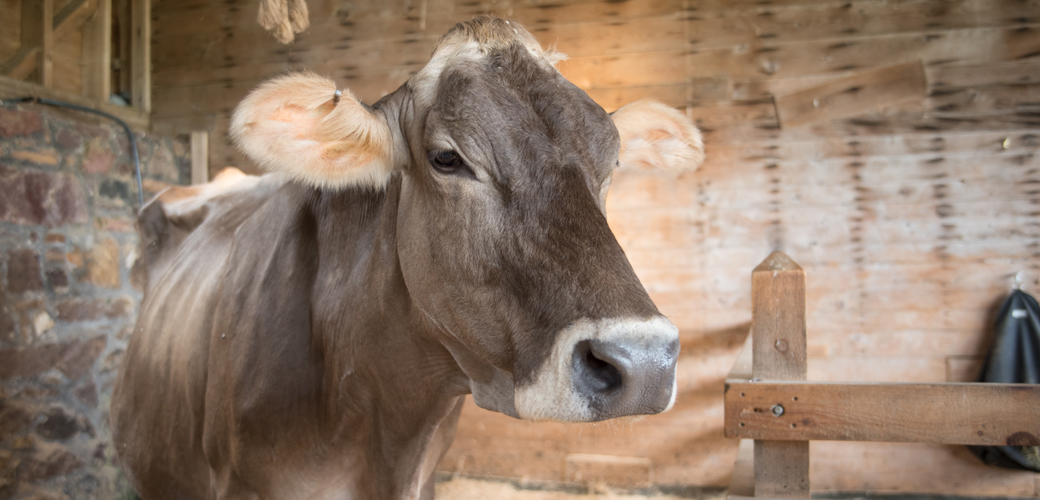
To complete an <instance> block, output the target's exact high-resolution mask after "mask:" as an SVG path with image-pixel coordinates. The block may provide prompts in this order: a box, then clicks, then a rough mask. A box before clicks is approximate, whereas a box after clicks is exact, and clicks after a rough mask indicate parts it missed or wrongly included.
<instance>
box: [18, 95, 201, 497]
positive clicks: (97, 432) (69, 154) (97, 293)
mask: <svg viewBox="0 0 1040 500" xmlns="http://www.w3.org/2000/svg"><path fill="white" fill-rule="evenodd" d="M136 138H137V141H138V145H139V148H140V156H141V167H142V175H144V176H145V178H146V179H149V180H150V181H152V182H150V183H149V184H150V185H152V186H162V185H165V184H185V183H187V182H188V180H189V179H190V148H189V146H188V143H187V141H186V140H182V139H180V138H176V139H174V138H167V137H160V136H155V135H151V134H142V133H138V134H137V135H136ZM127 143H128V141H127V138H126V135H125V133H124V132H123V130H122V129H121V128H120V127H119V126H118V125H115V124H113V123H109V122H107V121H105V120H103V119H100V118H97V117H93V116H90V115H85V114H80V113H71V112H65V111H58V110H55V109H52V108H46V107H43V106H35V105H19V106H11V105H8V106H3V107H0V193H3V195H2V196H0V256H2V258H0V497H2V498H13V497H19V496H23V495H24V496H33V495H40V496H41V497H46V498H65V496H66V495H67V496H68V497H71V498H120V497H123V495H127V494H129V495H132V493H128V486H127V484H126V480H125V479H124V478H123V477H122V474H121V472H120V471H119V468H118V466H117V465H116V464H114V463H113V460H114V452H113V449H112V444H111V437H110V435H109V430H108V402H109V397H110V396H111V393H112V383H113V380H114V375H115V373H116V370H117V369H118V366H119V362H120V359H121V356H122V354H123V351H124V349H125V348H126V342H127V340H128V339H129V336H130V333H131V331H132V329H133V324H134V320H135V319H136V314H137V309H138V304H139V302H140V300H141V291H140V288H138V287H135V284H134V283H133V282H132V280H131V276H130V272H129V270H130V266H131V265H132V263H133V262H134V260H135V259H136V257H137V242H138V239H137V232H136V228H135V215H134V214H135V212H136V209H137V208H138V207H137V206H136V205H137V201H136V199H137V193H136V185H135V182H134V179H133V166H132V165H133V163H132V161H131V159H130V156H129V149H128V144H127ZM149 194H150V193H146V198H148V197H149ZM127 498H132V496H131V497H127Z"/></svg>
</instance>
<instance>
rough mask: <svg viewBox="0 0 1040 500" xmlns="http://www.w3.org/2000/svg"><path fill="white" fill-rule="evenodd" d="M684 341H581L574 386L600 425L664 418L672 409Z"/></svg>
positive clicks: (574, 361)
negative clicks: (652, 416) (624, 419)
mask: <svg viewBox="0 0 1040 500" xmlns="http://www.w3.org/2000/svg"><path fill="white" fill-rule="evenodd" d="M678 357H679V339H677V338H671V339H663V338H660V337H652V338H649V339H644V338H635V339H614V340H611V341H603V340H598V339H591V340H583V341H581V342H578V343H577V345H576V346H575V349H574V354H573V357H572V367H573V369H574V372H573V375H574V378H573V381H574V385H575V388H576V389H577V391H578V393H579V394H581V395H582V397H584V398H585V399H586V400H587V401H588V402H589V406H591V407H592V409H593V412H594V413H595V414H596V417H597V418H596V420H603V419H608V418H615V417H622V416H626V415H646V414H653V413H660V412H662V411H664V410H666V409H668V407H669V406H670V405H671V403H672V400H673V399H672V398H673V392H674V382H675V363H676V360H677V359H678Z"/></svg>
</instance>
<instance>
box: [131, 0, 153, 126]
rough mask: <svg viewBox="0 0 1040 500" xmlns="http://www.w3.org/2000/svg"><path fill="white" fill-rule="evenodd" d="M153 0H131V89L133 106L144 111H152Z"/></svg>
mask: <svg viewBox="0 0 1040 500" xmlns="http://www.w3.org/2000/svg"><path fill="white" fill-rule="evenodd" d="M151 5H152V2H151V1H150V0H133V1H132V2H131V7H130V8H131V13H130V16H131V21H130V29H131V38H130V40H131V48H130V53H131V55H130V57H131V66H130V71H131V75H132V76H131V79H132V81H131V91H130V94H131V96H132V100H133V106H134V107H135V108H137V109H139V110H141V111H142V112H144V113H151V111H152V38H151V37H152V28H151V26H152V13H151Z"/></svg>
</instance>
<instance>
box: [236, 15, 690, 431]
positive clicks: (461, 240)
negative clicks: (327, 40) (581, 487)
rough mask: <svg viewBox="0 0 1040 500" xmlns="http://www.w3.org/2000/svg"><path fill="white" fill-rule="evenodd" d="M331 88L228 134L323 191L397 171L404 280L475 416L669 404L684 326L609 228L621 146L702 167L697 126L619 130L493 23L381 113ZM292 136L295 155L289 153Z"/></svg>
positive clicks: (574, 413)
mask: <svg viewBox="0 0 1040 500" xmlns="http://www.w3.org/2000/svg"><path fill="white" fill-rule="evenodd" d="M304 85H306V86H307V91H306V92H301V90H302V89H303V86H304ZM286 86H292V87H293V89H291V90H290V89H286V88H285V87H286ZM333 90H334V86H333V84H332V83H331V82H328V81H327V80H322V79H318V78H317V77H313V76H292V77H285V78H283V79H281V80H276V81H275V82H272V83H268V84H266V85H265V87H262V88H261V89H260V90H258V91H256V92H255V93H254V94H253V95H251V96H250V97H249V98H247V100H246V101H245V102H244V103H243V104H242V105H241V106H240V108H239V110H238V111H237V112H236V117H235V122H234V124H233V133H234V134H235V135H236V138H237V139H238V140H239V143H240V144H241V145H242V146H243V148H244V149H245V150H246V152H247V153H248V154H250V156H251V157H253V158H254V159H256V160H258V161H259V162H260V163H262V164H266V165H268V166H273V167H275V168H277V169H281V170H286V171H289V172H290V173H292V174H294V175H295V176H296V177H297V178H299V179H300V180H302V181H304V182H309V183H312V184H316V185H319V186H330V187H334V188H338V187H342V186H349V185H363V184H369V185H376V186H378V187H382V186H383V185H385V182H386V178H387V176H388V175H389V174H391V173H392V172H394V171H398V172H400V175H401V176H402V181H401V193H400V202H399V206H398V214H397V241H398V249H397V251H398V257H399V260H400V264H401V271H402V273H403V275H404V278H405V282H406V284H407V286H408V290H409V292H410V293H411V295H412V300H413V301H414V303H415V305H416V306H417V308H418V309H419V310H420V312H421V314H422V315H423V317H424V318H425V320H426V321H427V322H428V323H429V324H430V326H431V327H432V330H433V331H435V332H437V333H436V334H437V335H438V336H439V339H440V340H441V342H442V343H444V345H445V346H446V347H447V348H448V350H449V351H450V352H451V353H452V355H453V356H454V357H455V359H456V361H457V362H458V363H459V365H460V366H461V367H462V369H463V371H464V372H465V373H466V374H467V375H468V376H469V377H470V379H471V387H472V389H473V394H474V400H475V401H476V402H477V404H478V405H481V406H483V407H485V408H489V409H493V410H498V411H501V412H503V413H506V414H510V415H513V416H518V417H523V418H530V419H555V420H572V421H591V420H602V419H605V418H613V417H618V416H624V415H633V414H647V413H657V412H660V411H663V410H665V409H667V408H668V407H670V406H671V404H672V403H673V401H674V398H675V389H674V385H675V361H676V357H677V355H678V349H679V345H678V336H677V331H676V329H675V327H674V326H672V324H671V323H669V322H668V320H667V319H665V318H664V317H663V316H661V315H660V313H659V312H658V311H657V309H656V307H655V306H654V304H653V302H652V301H651V300H650V298H649V297H648V296H647V294H646V291H645V290H644V289H643V287H642V286H641V285H640V283H639V281H638V279H637V278H636V276H635V274H634V272H633V271H632V268H631V266H630V265H629V263H628V261H627V259H626V258H625V255H624V253H623V252H622V250H621V248H620V247H619V246H618V243H617V241H616V240H615V239H614V237H613V235H612V234H611V232H610V229H609V227H608V226H607V222H606V219H605V217H604V197H605V195H606V189H607V186H609V183H610V178H611V175H612V172H613V171H614V169H615V168H616V167H617V166H618V164H619V152H620V154H621V157H622V159H623V160H624V161H626V162H630V163H640V162H642V163H647V164H661V163H664V164H665V165H663V166H664V167H666V168H667V167H669V166H670V165H669V164H676V163H678V164H685V166H687V167H695V166H696V163H698V162H699V158H701V156H700V154H701V152H700V137H699V134H698V133H697V132H696V129H694V128H693V127H692V124H690V123H689V122H688V120H686V119H685V118H684V117H682V116H681V115H678V114H677V113H676V112H674V110H670V109H669V108H666V107H664V106H661V105H653V104H643V105H641V106H637V107H634V108H629V109H622V110H620V111H619V112H617V113H615V116H614V117H613V119H612V118H611V116H610V115H608V114H607V113H606V112H604V111H603V109H602V108H600V107H599V106H598V105H596V104H595V103H594V102H593V101H592V100H591V99H590V98H589V97H588V96H587V95H586V94H585V93H584V92H583V91H581V90H580V89H578V88H576V87H574V86H573V85H572V84H570V83H569V82H568V81H566V80H565V79H564V78H563V77H562V76H561V75H560V74H559V73H558V72H557V71H556V70H555V68H554V67H553V64H552V60H551V56H549V55H546V54H545V53H543V52H542V51H541V49H540V48H539V47H538V46H537V43H536V42H534V39H533V38H532V37H531V36H530V35H529V34H527V32H526V31H523V29H522V28H520V27H518V26H516V25H515V24H514V25H510V24H508V23H506V22H504V21H500V20H497V19H478V20H474V21H471V22H470V23H464V24H460V25H459V26H458V27H456V28H455V29H454V30H453V31H452V32H451V33H449V34H448V35H447V36H445V38H444V39H443V40H442V41H441V43H440V45H439V48H438V50H437V51H436V52H435V53H434V56H433V60H432V61H431V62H430V64H429V65H428V66H427V67H426V68H425V69H424V70H423V71H421V72H420V73H419V74H417V75H416V76H415V77H413V78H412V80H410V81H409V82H408V83H407V84H406V85H405V86H404V87H402V88H401V89H400V90H398V91H397V92H395V93H394V94H392V95H391V96H388V97H387V98H386V99H384V100H382V101H380V102H379V103H377V105H376V106H375V109H374V110H369V109H367V108H365V107H364V106H362V105H360V104H359V103H357V102H356V100H354V99H353V98H352V97H351V96H349V95H348V96H342V97H338V98H336V99H333V98H332V94H333ZM293 91H295V92H296V93H297V94H298V95H301V94H306V95H307V96H308V99H306V100H301V99H300V98H299V97H295V96H293V95H292V94H291V93H292V92H293ZM322 92H324V93H325V96H324V99H322V98H321V93H322ZM334 101H335V102H334ZM257 110H260V111H257ZM283 124H289V125H283ZM271 127H276V128H271ZM277 127H280V129H278V128H277ZM619 129H620V130H621V131H622V137H619V133H618V131H619ZM286 134H289V135H290V139H291V136H294V135H295V136H297V137H300V138H301V139H300V140H297V141H295V142H296V143H300V144H295V145H287V146H279V144H282V143H287V142H289V143H291V142H293V141H291V140H287V138H286V137H285V135H286ZM622 139H624V140H622ZM305 142H310V144H304V143H305ZM622 143H624V144H622ZM284 155H288V156H284ZM292 157H296V159H293V160H292V161H290V163H292V165H283V163H285V162H286V160H285V159H289V158H292ZM283 158H285V159H283ZM304 162H307V163H304Z"/></svg>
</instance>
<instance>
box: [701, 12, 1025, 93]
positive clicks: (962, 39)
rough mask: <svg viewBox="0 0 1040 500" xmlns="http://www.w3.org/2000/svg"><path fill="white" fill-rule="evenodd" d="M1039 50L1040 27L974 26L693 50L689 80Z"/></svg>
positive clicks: (986, 58)
mask: <svg viewBox="0 0 1040 500" xmlns="http://www.w3.org/2000/svg"><path fill="white" fill-rule="evenodd" d="M1038 51H1040V27H1037V26H1034V25H1028V26H1023V27H1018V28H1011V27H992V28H972V29H964V30H954V31H945V32H940V33H934V34H927V35H926V34H898V35H889V36H883V37H874V38H861V39H847V40H835V39H825V40H811V41H805V42H796V43H784V44H765V43H764V44H762V46H761V47H758V48H756V49H755V50H750V49H749V48H748V49H746V50H744V51H739V50H738V51H735V50H733V49H732V48H724V49H710V50H695V51H692V52H691V53H690V55H689V57H688V59H687V72H688V75H687V76H689V77H711V76H714V75H716V74H719V73H723V72H725V73H728V74H729V76H730V78H732V79H733V81H746V80H760V79H777V78H790V77H800V76H808V75H817V74H822V73H831V72H842V71H853V70H864V69H868V68H875V67H877V66H878V65H879V64H887V65H892V64H897V63H904V62H913V61H917V60H921V61H924V63H925V64H926V65H929V66H931V65H935V66H940V65H959V64H968V63H973V64H981V63H989V64H992V63H997V62H1002V61H1014V60H1017V59H1025V58H1030V57H1034V56H1035V55H1036V53H1038Z"/></svg>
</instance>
